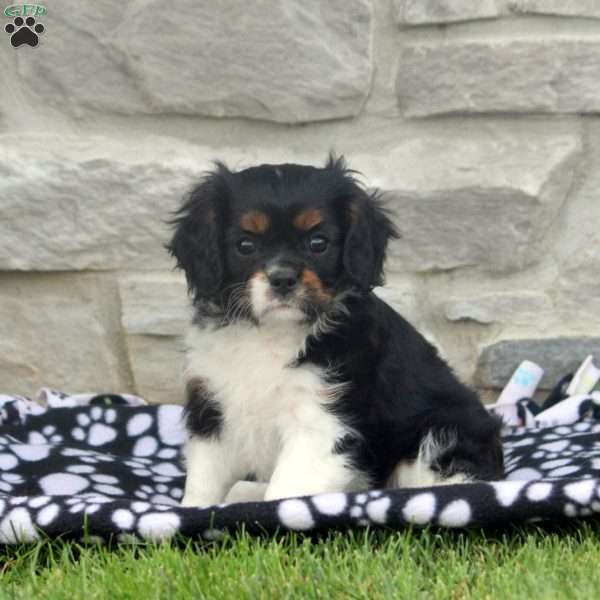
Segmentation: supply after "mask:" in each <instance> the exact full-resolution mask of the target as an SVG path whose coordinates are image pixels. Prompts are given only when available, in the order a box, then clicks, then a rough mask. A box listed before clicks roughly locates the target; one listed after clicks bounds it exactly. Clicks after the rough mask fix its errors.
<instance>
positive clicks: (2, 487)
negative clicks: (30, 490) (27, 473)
mask: <svg viewBox="0 0 600 600" xmlns="http://www.w3.org/2000/svg"><path fill="white" fill-rule="evenodd" d="M22 483H23V477H22V476H21V475H19V474H18V473H0V492H4V493H10V492H12V491H13V490H14V488H15V486H17V485H20V484H22Z"/></svg>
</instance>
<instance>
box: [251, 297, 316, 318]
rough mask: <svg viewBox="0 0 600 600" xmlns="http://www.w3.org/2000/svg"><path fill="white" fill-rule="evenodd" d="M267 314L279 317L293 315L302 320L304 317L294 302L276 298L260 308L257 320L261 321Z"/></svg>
mask: <svg viewBox="0 0 600 600" xmlns="http://www.w3.org/2000/svg"><path fill="white" fill-rule="evenodd" d="M269 314H277V315H280V316H282V317H283V316H286V315H287V316H290V317H293V316H294V315H298V314H299V315H302V316H303V317H304V318H305V317H306V315H305V313H304V311H303V310H302V308H301V307H300V306H299V304H298V302H296V301H294V300H280V299H278V298H274V299H272V300H270V301H269V302H268V303H267V305H266V306H265V307H264V308H262V310H261V311H260V314H258V315H257V316H258V318H259V320H260V319H263V318H264V317H265V316H267V315H269Z"/></svg>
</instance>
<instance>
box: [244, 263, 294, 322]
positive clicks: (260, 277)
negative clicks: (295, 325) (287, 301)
mask: <svg viewBox="0 0 600 600" xmlns="http://www.w3.org/2000/svg"><path fill="white" fill-rule="evenodd" d="M249 288H250V305H251V307H252V314H253V315H254V317H255V318H256V319H257V320H258V321H259V323H265V322H271V321H283V322H289V321H292V322H294V321H303V320H304V319H305V318H306V315H305V314H304V313H303V312H302V311H301V310H300V309H299V308H294V307H292V306H283V305H282V303H281V301H279V300H276V299H273V298H272V297H271V294H270V290H271V288H270V285H269V282H268V281H267V278H266V276H265V275H264V274H262V273H259V274H257V275H255V276H254V277H252V279H251V280H250V285H249Z"/></svg>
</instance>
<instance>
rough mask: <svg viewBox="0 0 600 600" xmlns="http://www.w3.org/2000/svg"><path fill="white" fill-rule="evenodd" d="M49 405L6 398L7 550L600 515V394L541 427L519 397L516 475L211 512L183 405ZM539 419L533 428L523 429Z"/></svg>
mask: <svg viewBox="0 0 600 600" xmlns="http://www.w3.org/2000/svg"><path fill="white" fill-rule="evenodd" d="M563 395H564V394H563ZM555 396H556V395H555ZM40 398H41V400H42V401H43V404H40V402H39V400H40ZM40 398H38V402H33V401H32V400H29V399H27V398H23V397H18V396H2V395H0V542H1V543H5V544H7V543H8V544H10V543H17V542H21V541H32V540H35V539H38V538H39V537H40V536H50V537H57V536H60V537H62V538H75V539H82V538H83V539H87V540H91V541H102V540H108V539H109V538H110V539H112V540H116V541H135V540H140V539H152V540H157V539H165V538H169V537H172V536H174V535H181V536H185V537H194V538H200V539H216V538H219V537H220V536H222V535H223V532H225V531H232V530H235V529H236V528H237V527H240V526H242V525H243V526H244V528H245V529H246V530H247V531H250V532H256V533H265V532H266V533H272V532H275V531H278V530H279V531H281V530H298V531H311V532H312V531H323V530H326V529H329V528H337V529H340V528H342V529H343V528H353V527H365V526H387V527H392V528H401V527H404V526H406V525H408V524H414V525H428V524H432V525H436V526H441V527H466V526H478V527H479V526H501V525H504V524H509V523H518V522H527V521H537V520H548V519H551V520H556V519H559V518H564V517H586V516H589V515H593V514H596V513H600V413H598V411H597V410H596V407H597V405H598V403H599V399H598V397H597V393H596V392H594V393H593V394H591V395H579V396H571V397H567V398H561V397H560V394H559V395H558V397H555V399H554V401H553V402H555V403H556V402H558V403H557V404H556V407H558V408H560V406H559V405H563V406H564V407H566V408H565V410H564V411H563V413H562V416H561V411H560V410H556V407H555V409H554V415H555V416H554V420H553V421H552V423H549V422H547V421H544V422H540V421H536V417H535V415H533V413H532V411H533V412H535V411H536V409H534V408H533V404H531V403H530V402H529V401H528V400H527V399H525V400H524V399H523V398H517V399H518V400H519V401H520V404H519V403H517V402H516V400H515V399H513V400H511V402H512V404H514V405H515V406H517V404H519V407H520V408H519V410H518V411H516V412H515V414H514V415H513V417H512V418H513V425H512V426H507V427H506V428H505V430H504V434H503V435H504V451H505V457H506V466H507V473H506V480H504V481H498V482H490V483H469V484H462V485H448V486H440V487H435V488H420V489H394V490H390V489H387V490H365V491H364V492H362V493H355V494H343V493H330V494H323V495H318V496H313V497H305V498H292V499H287V500H279V501H272V502H246V503H238V504H229V505H226V504H224V505H219V506H214V507H211V508H207V509H200V508H180V507H179V501H180V499H181V497H182V494H183V484H184V471H183V467H182V464H181V456H180V448H181V443H182V441H183V437H184V431H183V423H182V408H181V406H178V405H160V406H156V405H147V404H146V403H145V402H144V401H143V400H141V399H140V398H137V397H135V396H127V395H98V396H92V395H75V396H73V395H67V394H61V393H58V392H54V391H52V390H49V389H44V390H42V391H41V393H40ZM506 404H508V403H506ZM567 405H568V406H567ZM500 408H501V409H502V408H503V407H502V406H501V407H500ZM504 408H506V405H505V406H504ZM499 412H502V410H499ZM509 412H510V411H509ZM537 412H538V413H539V410H538V411H537ZM517 413H519V414H520V415H521V416H520V417H519V416H518V414H517ZM557 415H558V416H557ZM527 420H528V421H529V425H528V426H519V425H518V423H519V422H524V421H527ZM507 423H510V418H509V419H507ZM515 423H516V425H515ZM540 423H541V424H540Z"/></svg>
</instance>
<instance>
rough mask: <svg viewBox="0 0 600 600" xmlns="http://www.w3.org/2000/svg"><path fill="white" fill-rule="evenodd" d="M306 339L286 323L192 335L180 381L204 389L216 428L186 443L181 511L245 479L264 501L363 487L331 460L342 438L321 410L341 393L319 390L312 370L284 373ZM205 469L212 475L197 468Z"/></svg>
mask: <svg viewBox="0 0 600 600" xmlns="http://www.w3.org/2000/svg"><path fill="white" fill-rule="evenodd" d="M309 331H310V325H308V324H304V323H294V322H290V321H289V320H288V321H285V322H278V321H268V322H266V323H261V325H260V326H256V325H253V324H252V323H248V322H245V321H238V322H236V323H232V324H230V325H228V326H227V327H221V328H215V327H213V326H209V327H206V328H200V327H192V329H191V330H190V332H189V334H188V336H187V339H186V342H187V347H188V352H187V364H186V370H185V376H186V379H192V378H197V377H199V378H202V379H203V380H204V381H206V384H207V387H208V388H209V389H210V391H211V392H212V393H213V394H214V396H215V400H216V401H217V402H218V404H219V407H220V408H221V410H222V412H223V417H224V423H223V428H222V431H221V433H220V435H219V436H218V437H212V438H209V439H208V440H206V439H202V438H198V437H194V436H193V437H192V438H191V440H190V442H189V443H188V446H187V452H186V454H187V461H188V479H190V480H191V479H196V482H193V481H190V482H189V484H187V483H186V495H185V503H189V502H193V499H194V498H197V497H200V496H202V498H203V502H204V503H207V502H208V499H207V496H210V502H213V503H214V502H221V501H222V500H223V497H224V495H225V493H226V491H227V490H225V492H224V491H223V488H224V487H228V486H230V485H232V484H233V482H234V481H236V480H238V479H243V478H244V477H246V476H247V475H248V473H255V474H256V476H257V478H258V480H259V481H263V482H270V485H269V487H268V489H267V492H266V498H267V499H273V498H280V497H286V496H294V495H301V494H309V493H317V492H326V491H334V490H336V491H341V490H349V491H351V490H354V489H362V488H364V487H366V483H367V482H365V481H364V480H362V481H359V479H360V477H357V475H356V472H355V470H354V469H352V468H350V466H349V465H347V464H346V460H347V459H346V457H345V456H343V455H339V454H334V452H333V447H334V445H335V442H336V441H337V440H339V439H340V438H342V437H344V436H345V435H347V434H348V433H350V430H349V429H348V428H347V427H345V426H344V425H343V424H342V423H341V421H340V420H339V419H338V418H337V417H336V416H335V415H333V414H331V412H330V411H328V410H327V405H328V404H330V403H332V402H334V401H335V400H336V399H337V398H339V396H340V394H341V393H342V391H343V386H341V385H339V384H338V385H330V384H328V383H326V381H327V378H326V373H325V371H324V370H323V369H321V368H319V367H317V366H315V365H314V364H306V365H302V366H299V367H290V365H291V363H292V362H293V361H294V360H295V359H296V358H297V356H298V353H299V351H300V349H301V348H302V347H303V344H304V342H305V339H306V336H307V335H308V333H309ZM207 461H208V462H216V463H217V467H216V468H215V467H214V466H213V467H210V466H206V465H202V464H200V463H202V462H207ZM216 471H219V472H221V473H222V477H221V478H220V479H219V478H218V477H217V479H218V481H214V479H213V478H214V473H215V472H216ZM207 486H208V487H209V488H210V491H208V490H207V491H206V492H205V493H202V492H201V491H200V489H201V488H203V487H204V488H206V487H207Z"/></svg>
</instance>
